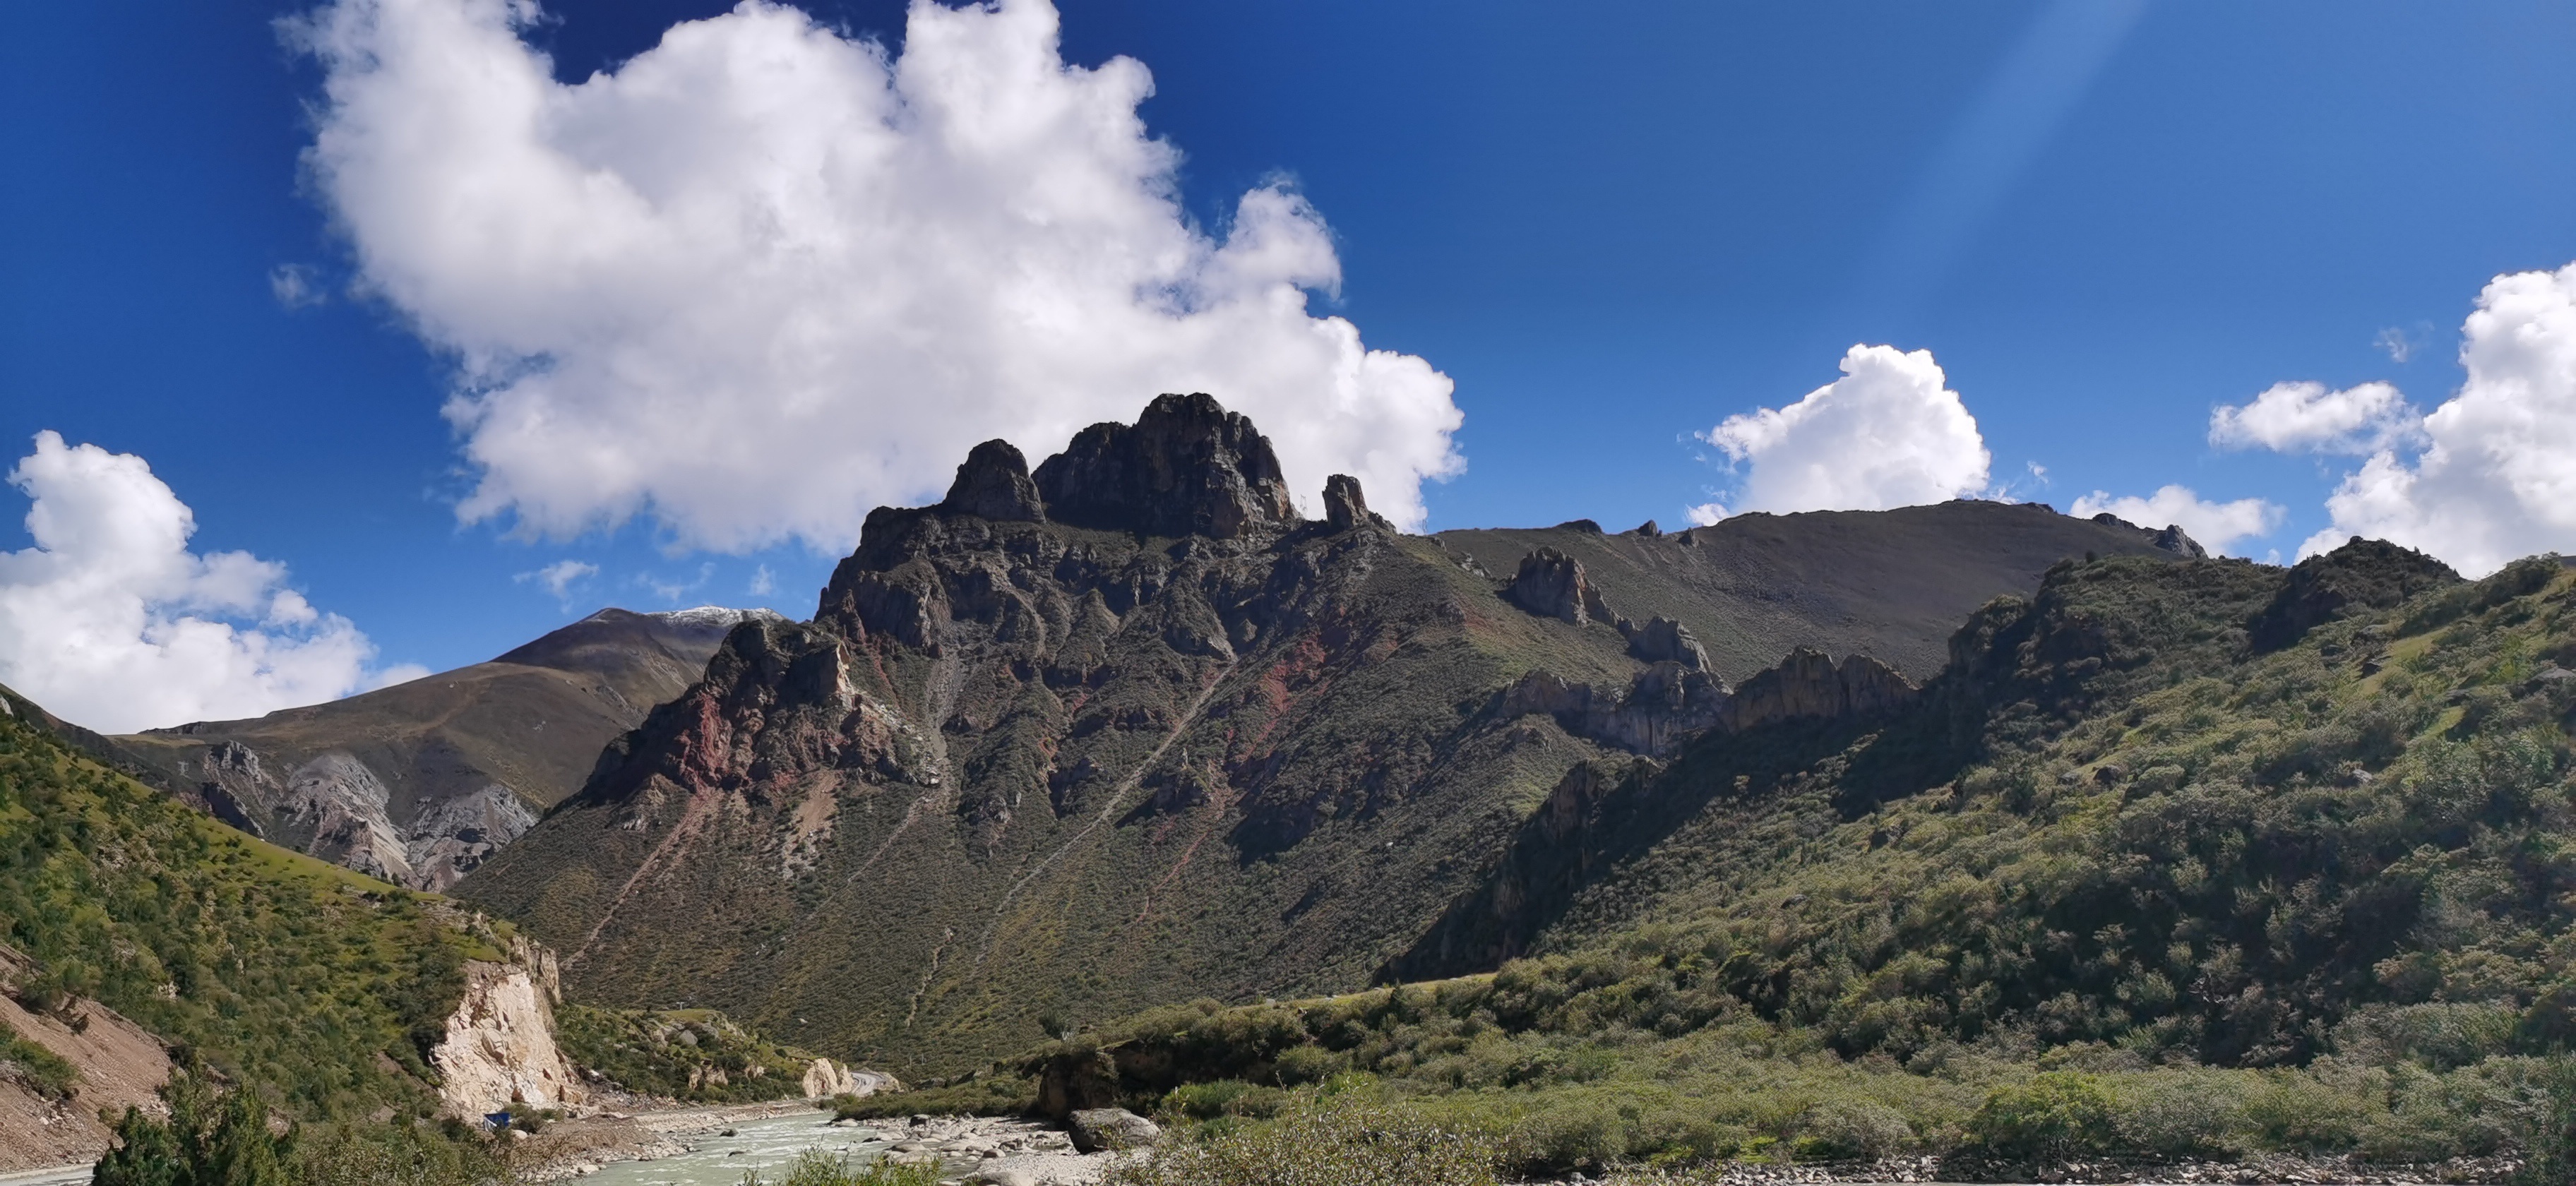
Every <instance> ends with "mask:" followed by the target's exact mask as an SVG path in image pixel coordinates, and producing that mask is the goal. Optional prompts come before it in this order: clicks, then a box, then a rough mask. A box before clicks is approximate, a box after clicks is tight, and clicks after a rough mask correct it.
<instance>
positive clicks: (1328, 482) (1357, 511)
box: [1324, 474, 1370, 531]
mask: <svg viewBox="0 0 2576 1186" xmlns="http://www.w3.org/2000/svg"><path fill="white" fill-rule="evenodd" d="M1324 518H1325V520H1326V521H1327V522H1330V523H1331V524H1332V525H1333V530H1335V531H1348V530H1350V529H1351V528H1353V527H1357V526H1359V525H1360V524H1362V523H1366V522H1368V521H1369V519H1370V515H1369V509H1368V496H1367V495H1364V494H1362V493H1360V480H1359V479H1358V478H1354V477H1352V476H1350V475H1349V474H1334V475H1333V476H1332V477H1329V478H1326V479H1324Z"/></svg>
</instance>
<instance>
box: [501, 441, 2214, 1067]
mask: <svg viewBox="0 0 2576 1186" xmlns="http://www.w3.org/2000/svg"><path fill="white" fill-rule="evenodd" d="M1323 495H1324V497H1323V507H1324V510H1325V518H1324V519H1322V520H1320V521H1305V520H1302V519H1301V518H1300V516H1299V515H1298V513H1297V511H1296V509H1295V503H1294V501H1293V500H1292V498H1291V497H1290V492H1289V491H1288V490H1287V488H1286V487H1285V485H1284V484H1283V482H1282V479H1281V477H1280V470H1279V466H1278V463H1277V461H1276V459H1275V457H1274V456H1273V454H1272V451H1271V448H1270V446H1269V443H1268V442H1267V440H1265V439H1264V438H1263V437H1262V436H1261V434H1260V433H1259V432H1258V431H1257V430H1256V429H1255V428H1254V426H1253V425H1252V424H1251V423H1250V422H1249V421H1247V420H1245V419H1244V418H1243V417H1241V416H1238V415H1234V414H1231V413H1229V412H1227V411H1225V410H1224V409H1223V408H1222V407H1220V406H1218V405H1217V403H1216V401H1214V400H1212V399H1210V398H1208V397H1206V396H1165V397H1162V398H1160V399H1157V400H1155V401H1154V402H1153V403H1152V404H1151V405H1150V406H1148V407H1147V408H1146V409H1145V411H1144V413H1143V415H1142V416H1140V417H1139V419H1138V420H1137V422H1136V423H1135V424H1133V425H1124V424H1100V425H1094V426H1092V427H1091V428H1088V429H1085V430H1083V431H1082V432H1081V433H1080V434H1078V435H1077V436H1076V437H1075V438H1074V439H1073V441H1072V442H1071V443H1069V444H1068V445H1067V447H1066V449H1065V450H1064V452H1062V453H1060V454H1058V455H1056V456H1054V457H1051V458H1049V459H1047V460H1046V461H1045V462H1044V463H1043V464H1041V465H1039V466H1037V467H1036V469H1035V470H1034V471H1032V470H1031V469H1030V468H1029V467H1028V465H1027V463H1026V461H1025V459H1024V458H1023V457H1022V456H1021V455H1020V453H1019V452H1018V451H1017V450H1016V449H1014V448H1012V447H1011V446H1010V445H1008V444H1006V443H1003V442H999V441H995V442H989V443H987V444H984V445H981V446H978V447H977V448H976V449H975V450H974V451H973V452H972V453H971V454H970V455H969V457H968V458H967V459H966V461H965V463H964V464H963V465H961V466H960V467H959V469H958V473H957V478H956V481H955V483H954V485H953V486H952V487H951V489H950V491H949V493H948V495H947V497H946V498H945V499H944V500H942V501H941V502H940V503H938V504H937V505H934V506H929V507H923V508H916V509H894V508H880V509H879V510H877V511H875V512H873V513H872V514H871V515H870V516H869V517H868V520H867V523H866V527H865V530H864V534H863V538H862V540H861V542H860V544H859V546H858V548H857V550H856V551H855V552H853V553H852V554H851V555H850V556H849V557H848V558H847V559H846V560H844V561H843V562H842V563H841V565H840V566H839V568H838V570H837V571H836V572H835V573H834V575H833V578H832V580H831V582H830V584H829V585H828V586H827V587H826V589H825V590H824V592H823V596H822V600H821V603H820V605H819V606H818V608H817V611H816V614H815V617H814V618H813V620H812V621H810V622H803V623H793V622H786V621H776V620H762V621H757V622H748V623H745V624H744V625H742V626H741V627H738V628H736V629H735V630H734V631H733V633H732V634H731V635H730V636H728V637H727V639H726V640H725V642H724V645H723V646H722V648H721V649H719V650H718V651H717V652H716V654H715V655H714V657H713V658H712V659H711V660H710V662H709V663H708V665H707V668H706V672H705V678H704V679H703V680H701V681H700V682H699V683H698V684H697V685H696V686H694V687H692V688H690V689H689V690H688V691H687V692H686V693H685V694H683V695H682V696H680V697H679V698H678V699H677V700H675V701H673V702H672V703H669V704H666V705H664V706H662V707H661V708H658V709H656V710H654V711H653V713H652V714H651V715H650V716H649V717H648V718H647V719H646V720H645V721H644V723H643V724H642V725H641V727H639V728H637V729H636V730H635V731H634V732H632V733H630V734H628V735H627V736H625V737H624V738H622V739H620V740H619V741H618V742H617V743H616V744H615V745H614V746H613V747H612V748H611V750H610V751H609V753H608V754H606V755H605V756H603V758H602V760H601V763H600V765H599V767H598V770H597V772H596V773H595V774H594V776H593V777H592V778H591V779H590V780H589V782H588V783H587V784H586V785H585V786H584V787H583V789H582V790H581V792H580V793H579V794H578V795H576V796H574V797H572V798H570V799H568V800H566V801H565V802H563V803H562V804H560V805H558V806H557V807H555V808H554V809H553V810H552V811H550V812H549V813H548V814H547V816H546V818H545V819H544V820H542V821H541V822H540V823H538V824H537V825H536V826H535V827H534V828H532V829H530V830H529V831H528V832H527V834H526V835H524V836H522V837H521V838H520V839H519V840H518V841H517V842H515V843H513V844H512V845H510V846H509V847H507V848H504V849H502V850H500V851H499V852H498V853H497V854H495V855H494V856H493V857H492V858H491V859H490V860H489V861H488V862H486V863H485V864H484V865H483V866H482V867H481V868H479V869H477V870H475V871H474V872H473V873H472V874H471V875H470V876H468V877H467V878H466V879H465V880H464V881H463V882H462V883H460V884H459V886H458V887H457V892H458V893H459V894H461V895H463V896H465V897H466V898H468V899H469V900H471V901H474V902H476V903H478V904H480V905H483V906H485V907H487V908H489V909H492V910H494V911H495V912H497V913H499V914H501V915H503V916H505V917H509V918H512V919H514V920H517V921H518V922H519V923H521V925H523V926H525V927H527V928H528V929H530V930H531V931H533V932H534V933H535V934H536V935H538V936H539V937H541V938H542V939H544V940H545V941H547V942H548V943H551V944H554V945H556V946H558V947H559V948H560V949H561V950H563V951H564V952H566V953H567V954H566V957H565V961H564V975H565V977H566V980H567V984H568V985H569V986H571V987H572V988H573V989H574V990H575V991H576V992H578V993H579V994H581V995H584V996H587V997H590V998H593V999H597V1000H602V1001H615V1002H619V1003H622V1004H629V1005H637V1006H651V1007H662V1008H668V1007H678V1006H683V1005H702V1006H715V1007H721V1008H723V1009H725V1010H726V1011H728V1012H729V1013H732V1014H733V1015H735V1016H739V1017H743V1018H745V1019H746V1020H748V1021H751V1022H753V1023H756V1024H758V1025H759V1026H761V1027H762V1028H764V1029H766V1030H768V1031H770V1032H774V1033H777V1034H779V1035H781V1037H782V1038H783V1039H785V1040H789V1041H793V1042H795V1043H797V1044H799V1045H802V1046H806V1047H810V1048H813V1049H817V1050H823V1051H827V1052H832V1053H836V1054H841V1055H844V1056H851V1057H856V1056H860V1055H862V1054H863V1053H864V1054H865V1056H866V1057H868V1058H869V1059H870V1061H874V1062H879V1063H884V1062H888V1061H892V1062H893V1063H894V1064H896V1066H897V1067H898V1069H901V1070H903V1071H905V1072H906V1073H907V1075H908V1076H909V1075H911V1074H914V1073H916V1072H917V1071H919V1070H923V1069H937V1068H945V1067H955V1066H962V1065H964V1064H965V1063H966V1062H968V1061H970V1060H972V1059H974V1058H977V1057H980V1056H985V1055H989V1054H991V1053H994V1052H997V1051H1000V1050H1006V1049H1009V1048H1011V1047H1012V1046H1015V1045H1017V1044H1018V1042H1019V1040H1020V1038H1021V1036H1023V1035H1026V1034H1029V1033H1032V1032H1034V1019H1035V1018H1037V1017H1039V1016H1040V1015H1041V1014H1047V1013H1059V1014H1069V1015H1072V1016H1075V1017H1077V1018H1080V1017H1092V1018H1098V1017H1104V1016H1108V1015H1112V1014H1115V1013H1118V1012H1124V1011H1127V1010H1131V1009H1135V1008H1139V1007H1143V1006H1148V1005H1153V1004H1158V1003H1163V1002H1169V1001H1177V1000H1184V999H1188V998H1190V997H1194V996H1199V995H1202V994H1205V995H1213V996H1218V997H1224V998H1228V999H1236V1000H1243V999H1258V998H1260V997H1262V996H1264V995H1268V994H1278V993H1286V992H1292V991H1311V990H1321V989H1339V988H1345V987H1349V986H1353V985H1357V984H1363V983H1366V982H1367V981H1368V980H1369V979H1370V977H1371V976H1372V975H1373V974H1375V973H1376V972H1377V971H1379V970H1380V969H1381V968H1384V967H1387V966H1389V965H1390V963H1393V962H1400V961H1402V960H1403V959H1405V958H1406V957H1407V953H1408V952H1410V951H1412V950H1414V949H1415V948H1416V947H1417V946H1418V945H1419V944H1420V943H1421V942H1422V941H1423V939H1424V936H1426V935H1427V934H1430V933H1432V932H1433V930H1434V929H1435V928H1438V927H1441V926H1444V925H1447V924H1444V923H1443V919H1444V918H1446V917H1448V916H1450V915H1451V914H1452V913H1453V912H1454V910H1455V909H1456V903H1457V902H1458V901H1460V900H1462V899H1466V898H1471V897H1472V896H1473V895H1475V894H1477V893H1479V892H1480V887H1482V886H1484V885H1486V884H1487V883H1488V882H1489V881H1490V877H1491V873H1492V871H1493V869H1494V868H1495V867H1496V865H1497V862H1499V861H1502V860H1504V859H1505V857H1506V855H1507V854H1508V853H1510V852H1512V851H1514V849H1515V846H1516V844H1518V843H1519V841H1518V840H1517V839H1516V838H1517V837H1519V836H1521V835H1522V834H1523V832H1524V831H1525V829H1526V828H1527V827H1528V826H1530V824H1531V822H1532V820H1533V816H1534V813H1539V812H1542V811H1545V810H1549V809H1550V808H1549V805H1550V804H1551V803H1552V802H1553V798H1552V796H1553V794H1554V792H1555V791H1556V790H1557V789H1558V788H1559V787H1560V786H1561V785H1562V784H1563V782H1564V781H1565V779H1566V777H1567V775H1568V772H1569V771H1572V770H1577V769H1578V768H1590V767H1591V766H1593V765H1595V764H1598V763H1600V762H1603V761H1605V760H1612V759H1618V760H1625V759H1629V758H1639V757H1641V758H1645V759H1647V760H1656V761H1660V760H1663V759H1667V758H1669V757H1670V756H1672V755H1673V754H1674V753H1675V752H1677V751H1678V750H1679V749H1681V748H1683V747H1685V746H1686V745H1687V744H1689V742H1690V740H1691V739H1692V738H1695V737H1698V736H1701V735H1703V734H1706V733H1709V732H1710V731H1717V732H1742V731H1760V730H1764V729H1770V728H1775V727H1777V726H1778V725H1779V723H1780V722H1783V721H1797V720H1809V719H1827V720H1844V719H1861V718H1869V717H1873V716H1875V715H1876V714H1879V713H1882V712H1884V711H1888V710H1890V709H1892V708H1895V707H1898V706H1901V705H1905V704H1911V703H1913V702H1914V701H1915V700H1916V698H1917V697H1918V696H1919V692H1918V689H1917V687H1916V681H1920V680H1924V679H1928V678H1930V677H1931V676H1933V675H1934V674H1935V673H1936V672H1937V671H1938V670H1939V666H1940V662H1941V656H1942V654H1943V651H1942V640H1943V639H1944V638H1946V637H1947V636H1948V635H1949V634H1950V633H1951V632H1952V631H1953V630H1954V629H1955V627H1956V625H1957V623H1958V622H1959V621H1961V620H1963V619H1965V618H1966V617H1967V616H1968V615H1969V614H1971V613H1972V612H1974V611H1975V610H1976V608H1977V607H1978V606H1979V605H1980V604H1982V603H1984V602H1986V601H1987V600H1989V599H1990V598H1993V597H1995V596H1997V595H2002V594H2009V593H2017V592H2019V593H2026V592H2029V591H2031V590H2033V589H2034V588H2035V587H2036V586H2037V585H2038V584H2039V582H2040V581H2041V579H2042V577H2043V574H2044V573H2046V572H2047V571H2048V570H2049V569H2050V566H2051V565H2052V564H2054V563H2056V562H2058V561H2060V560H2063V559H2066V558H2069V557H2078V558H2080V557H2085V556H2131V557H2147V558H2153V559H2155V560H2158V561H2169V560H2175V559H2178V558H2180V557H2182V556H2184V555H2186V554H2188V553H2189V552H2192V551H2196V548H2194V547H2193V546H2192V545H2190V543H2189V541H2188V540H2187V539H2184V538H2182V537H2181V536H2180V533H2179V532H2172V531H2166V532H2153V531H2146V530H2142V529H2139V528H2135V527H2131V526H2129V525H2127V524H2123V523H2120V522H2118V521H2116V520H2109V521H2101V522H2097V521H2091V520H2080V519H2074V518H2069V517H2066V516H2062V515H2058V514H2056V513H2055V512H2053V511H2050V510H2048V509H2047V508H2044V507H2035V506H2009V505H2003V504H1996V503H1953V504H1948V505H1945V506H1940V507H1925V508H1911V509H1908V510H1903V511H1889V512H1875V513H1850V514H1820V515H1781V516H1744V517H1741V518H1738V519H1732V520H1728V521H1726V522H1723V523H1720V524H1718V525H1716V526H1714V527H1704V528H1695V529H1692V530H1690V531H1687V532H1680V533H1674V534H1670V535H1666V534H1662V533H1659V532H1647V531H1638V532H1631V533H1628V534H1625V535H1621V536H1615V537H1614V536H1607V535H1604V534H1603V533H1602V532H1600V531H1599V530H1598V529H1597V528H1595V527H1593V526H1592V525H1589V524H1583V523H1576V524H1568V525H1565V526H1562V527H1558V528H1550V529H1545V530H1537V531H1491V532H1453V533H1446V534H1443V535H1440V536H1409V535H1404V534H1401V533H1398V532H1396V531H1394V530H1392V529H1391V528H1389V527H1388V526H1387V525H1386V523H1385V522H1384V521H1383V520H1381V519H1379V518H1378V517H1376V516H1375V515H1373V514H1371V513H1370V512H1369V511H1368V509H1367V506H1366V502H1365V497H1364V494H1363V492H1362V491H1361V490H1360V488H1359V484H1358V483H1357V482H1356V481H1353V480H1351V479H1349V478H1347V477H1341V476H1336V477H1334V478H1333V479H1332V480H1331V481H1330V482H1329V483H1328V484H1327V485H1326V488H1325V490H1324V492H1323ZM1801 648H1804V649H1801Z"/></svg>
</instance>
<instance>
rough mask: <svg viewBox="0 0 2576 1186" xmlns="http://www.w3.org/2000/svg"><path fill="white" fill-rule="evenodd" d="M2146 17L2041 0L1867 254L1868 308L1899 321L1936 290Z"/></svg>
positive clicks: (2105, 3) (2134, 5)
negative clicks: (2035, 14) (1897, 317)
mask: <svg viewBox="0 0 2576 1186" xmlns="http://www.w3.org/2000/svg"><path fill="white" fill-rule="evenodd" d="M2146 10H2147V0H2049V3H2048V4H2047V5H2046V7H2044V8H2042V9H2041V10H2040V12H2039V15H2038V17H2037V19H2035V20H2034V21H2032V23H2031V26H2030V28H2029V29H2028V30H2027V31H2025V32H2024V33H2023V34H2022V36H2021V40H2020V41H2019V42H2017V43H2016V44H2015V45H2014V46H2013V48H2012V50H2011V52H2010V53H2008V54H2007V55H2005V57H2004V59H2003V64H2002V65H2001V66H2000V67H1999V68H1998V69H1997V70H1996V71H1995V75H1994V78H1993V79H1992V80H1991V81H1989V82H1988V83H1987V85H1986V87H1985V89H1984V90H1983V91H1982V92H1980V93H1979V94H1978V96H1977V98H1976V101H1975V102H1973V103H1971V104H1970V105H1969V107H1968V108H1967V110H1966V111H1965V112H1963V113H1962V114H1961V115H1960V117H1959V120H1958V122H1957V123H1956V124H1955V125H1954V126H1953V127H1952V128H1951V131H1950V134H1949V135H1948V137H1946V138H1945V139H1944V140H1943V141H1942V144H1941V147H1940V148H1939V149H1938V151H1937V152H1936V153H1935V155H1934V156H1933V158H1932V163H1931V166H1930V167H1929V168H1927V169H1925V170H1924V172H1923V174H1922V176H1921V177H1920V178H1919V179H1918V180H1917V181H1916V183H1915V186H1914V188H1913V191H1912V192H1911V193H1910V194H1908V195H1907V197H1906V200H1905V201H1904V203H1903V204H1902V205H1900V206H1898V207H1897V210H1896V215H1895V217H1894V218H1893V219H1892V220H1891V221H1890V222H1889V223H1888V226H1887V230H1886V232H1885V234H1884V235H1883V237H1882V238H1881V239H1880V241H1879V244H1878V248H1877V250H1875V251H1873V252H1872V253H1871V254H1870V257H1869V264H1868V266H1869V268H1870V270H1871V274H1870V282H1869V284H1868V286H1867V288H1866V290H1865V291H1864V293H1863V295H1862V301H1863V303H1864V304H1865V305H1866V306H1867V307H1868V308H1871V309H1873V310H1878V311H1881V312H1885V313H1897V314H1902V313H1904V312H1907V311H1910V310H1911V309H1913V308H1914V307H1915V306H1916V305H1917V304H1918V303H1919V302H1920V301H1921V300H1922V299H1923V298H1924V297H1925V296H1927V295H1929V294H1930V293H1931V291H1932V290H1933V289H1934V288H1935V287H1936V286H1938V285H1939V284H1940V283H1941V280H1942V278H1943V277H1944V276H1945V275H1946V274H1947V273H1948V272H1949V270H1950V268H1951V267H1952V266H1953V265H1954V264H1956V263H1957V262H1958V258H1959V256H1960V254H1961V253H1962V252H1963V251H1964V250H1965V249H1966V248H1967V247H1968V245H1969V243H1970V242H1971V241H1972V240H1974V239H1975V237H1976V235H1977V232H1978V231H1980V230H1982V229H1984V226H1985V224H1986V222H1987V221H1988V220H1989V219H1991V218H1992V217H1993V216H1994V213H1995V208H1996V207H1998V206H2000V205H2002V204H2003V200H2004V199H2005V198H2006V197H2007V196H2009V195H2010V194H2011V193H2012V190H2013V187H2014V186H2015V185H2016V184H2017V183H2019V182H2020V180H2021V178H2022V175H2023V174H2024V173H2025V172H2027V171H2028V170H2029V168H2030V165H2031V162H2032V161H2033V160H2034V159H2035V158H2037V157H2038V156H2039V153H2040V150H2042V149H2044V148H2046V147H2047V146H2048V142H2049V141H2050V140H2051V139H2053V138H2054V137H2055V136H2056V135H2057V132H2058V130H2059V129H2060V128H2062V127H2064V126H2065V124H2066V121H2067V118H2068V117H2069V116H2071V115H2073V114H2074V113H2075V108H2076V105H2077V104H2078V103H2080V102H2081V101H2082V100H2083V98H2084V94H2085V92H2086V91H2087V90H2089V89H2090V88H2091V87H2092V84H2093V81H2094V80H2095V79H2096V78H2098V77H2100V76H2101V73H2102V70H2103V68H2104V67H2105V66H2107V65H2109V64H2110V61H2111V57H2112V55H2113V54H2115V53H2117V52H2118V51H2119V48H2120V44H2121V43H2122V42H2123V41H2125V40H2127V39H2128V35H2129V31H2130V30H2131V29H2133V28H2135V27H2136V26H2137V23H2138V18H2139V17H2141V16H2143V15H2145V13H2146Z"/></svg>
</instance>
